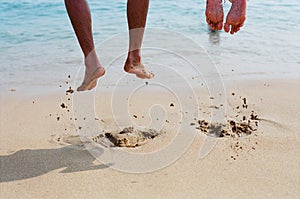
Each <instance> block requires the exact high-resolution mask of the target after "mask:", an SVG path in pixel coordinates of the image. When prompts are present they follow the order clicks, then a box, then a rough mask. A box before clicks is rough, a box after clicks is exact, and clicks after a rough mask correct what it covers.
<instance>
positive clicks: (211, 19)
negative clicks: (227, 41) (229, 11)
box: [205, 0, 224, 30]
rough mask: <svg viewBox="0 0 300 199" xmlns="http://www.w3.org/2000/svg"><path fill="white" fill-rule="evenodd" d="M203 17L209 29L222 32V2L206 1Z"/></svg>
mask: <svg viewBox="0 0 300 199" xmlns="http://www.w3.org/2000/svg"><path fill="white" fill-rule="evenodd" d="M205 15H206V22H207V24H208V25H209V27H210V28H211V29H213V30H222V28H223V18H224V12H223V6H222V0H207V1H206V11H205Z"/></svg>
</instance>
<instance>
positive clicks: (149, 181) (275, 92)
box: [0, 79, 300, 198]
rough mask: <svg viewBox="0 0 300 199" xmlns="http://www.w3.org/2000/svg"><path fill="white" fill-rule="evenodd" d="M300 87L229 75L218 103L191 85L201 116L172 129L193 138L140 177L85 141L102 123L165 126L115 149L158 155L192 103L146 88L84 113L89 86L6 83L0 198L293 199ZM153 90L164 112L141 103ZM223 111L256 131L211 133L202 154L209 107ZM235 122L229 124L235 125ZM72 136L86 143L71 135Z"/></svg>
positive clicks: (299, 148) (297, 186)
mask: <svg viewBox="0 0 300 199" xmlns="http://www.w3.org/2000/svg"><path fill="white" fill-rule="evenodd" d="M299 88H300V82H299V80H280V79H269V80H247V82H246V81H244V82H243V81H242V80H232V81H230V82H225V93H226V97H225V99H226V100H225V101H224V102H222V103H219V102H218V103H215V102H214V99H215V98H216V96H210V95H209V93H207V91H206V90H205V89H204V88H196V89H195V91H196V95H197V99H198V102H199V106H198V107H196V109H197V108H198V110H199V114H198V115H192V116H191V118H192V120H191V121H188V124H187V126H189V128H186V129H183V130H182V132H179V133H183V134H185V133H186V134H188V133H189V132H190V131H194V132H195V135H196V136H195V139H194V141H193V143H192V144H191V146H190V147H189V148H188V149H187V151H186V152H185V153H184V154H183V155H182V156H181V157H180V158H179V159H178V160H177V161H176V162H174V163H173V164H171V165H169V166H167V167H165V168H162V169H160V170H157V171H154V172H150V173H145V174H131V173H127V172H122V171H118V170H115V169H113V168H112V167H113V164H114V162H109V163H108V162H106V163H104V162H99V161H98V160H97V159H96V158H95V157H94V156H92V155H91V153H90V152H89V151H88V150H87V149H86V148H85V147H84V146H83V145H84V144H85V143H90V142H91V141H93V139H92V138H95V137H96V136H99V134H101V133H103V132H102V131H103V129H105V131H106V132H118V129H120V131H119V132H121V130H122V129H124V128H125V127H129V126H134V127H135V126H143V125H147V124H151V125H150V127H151V128H152V127H153V128H154V129H156V130H161V129H158V128H160V127H162V130H163V132H164V133H162V134H161V135H159V136H156V137H153V138H150V139H149V137H147V136H146V138H147V142H145V143H144V142H143V143H142V144H140V145H137V146H134V147H132V146H133V145H131V144H130V145H129V146H130V147H129V148H127V147H126V146H127V145H126V144H125V145H121V146H122V147H120V146H114V147H119V148H120V149H121V150H124V151H127V152H130V153H149V152H155V151H157V150H158V149H161V148H163V147H164V146H166V145H168V144H170V143H172V141H173V139H174V137H176V136H177V134H176V133H177V132H176V131H174V129H176V128H178V126H180V125H181V124H180V121H182V119H181V116H180V115H181V114H183V115H189V114H192V113H194V109H195V107H194V106H188V104H180V103H178V102H177V101H176V100H175V99H174V96H172V95H169V94H163V93H160V91H157V92H156V91H155V90H153V91H152V92H151V93H143V92H141V93H140V94H138V95H137V96H134V97H133V98H132V101H131V102H130V103H129V104H128V102H127V101H126V100H125V101H126V102H123V101H124V99H125V98H126V97H124V98H117V99H116V102H115V103H116V104H118V105H116V106H115V108H116V109H117V110H114V111H115V113H114V114H112V108H111V105H110V101H109V100H108V99H109V97H110V95H111V93H110V89H107V92H101V93H98V92H97V93H96V95H95V99H96V103H95V106H92V108H95V113H96V114H94V112H92V113H90V114H87V113H88V112H89V111H88V110H89V109H90V108H91V106H89V105H85V104H89V103H91V100H90V99H91V98H90V97H91V96H93V95H92V94H89V93H86V94H83V95H81V96H80V97H79V98H77V99H76V100H77V101H75V100H74V93H72V92H70V91H71V90H70V89H69V88H67V89H66V90H68V89H69V90H68V92H67V93H66V92H65V90H63V89H61V90H60V91H61V92H60V93H58V94H53V95H52V94H51V95H48V96H45V95H23V94H22V92H23V91H20V90H7V92H5V93H1V95H0V97H1V98H0V99H1V112H0V113H1V118H0V121H1V125H0V129H1V131H0V137H1V140H0V167H1V169H0V192H1V198H120V197H122V198H186V197H188V198H270V197H272V198H299V196H300V191H299V190H300V133H299V129H300V123H299V119H300V94H299ZM12 89H13V88H12ZM182 92H184V91H182ZM66 94H68V95H66ZM75 94H76V93H75ZM155 95H156V98H159V102H160V103H161V105H164V109H163V110H164V111H165V115H164V114H161V112H160V111H159V110H157V111H155V110H154V112H150V114H149V113H148V108H144V109H143V107H149V106H150V105H151V104H152V98H151V96H152V97H153V96H155ZM244 99H246V100H244ZM84 102H85V104H83V103H84ZM124 103H125V104H128V106H129V111H128V112H127V113H126V114H122V112H121V111H120V112H118V111H119V109H118V108H120V107H122V106H123V104H124ZM181 103H188V102H181ZM184 105H186V106H184ZM245 105H247V107H246V106H245ZM119 106H120V107H119ZM180 107H190V109H187V110H181V109H180ZM237 107H238V108H237ZM221 109H224V110H226V118H225V119H224V123H223V125H226V124H227V123H228V121H232V120H234V121H237V122H243V121H245V122H247V121H248V120H251V122H252V123H251V128H252V127H253V129H252V130H251V128H247V133H245V134H243V133H242V134H241V133H235V132H240V131H232V132H231V133H229V134H228V135H227V134H226V133H225V134H224V136H222V137H220V138H214V139H216V140H217V142H216V145H215V147H214V148H213V149H212V150H211V152H210V153H209V154H208V155H207V156H205V157H204V158H202V159H201V158H200V157H199V151H200V148H201V147H202V146H203V144H205V143H204V142H205V141H206V138H207V136H211V135H208V133H207V132H205V129H206V130H207V129H209V128H208V126H209V125H210V124H213V121H210V118H211V114H214V111H217V110H221ZM81 110H85V111H81ZM116 111H117V112H116ZM251 114H253V115H252V116H251ZM189 116H190V115H189ZM116 121H117V122H116ZM199 121H200V123H199ZM201 121H208V123H209V124H206V125H204V123H203V122H202V123H201ZM256 122H257V123H256ZM95 123H97V124H99V126H100V127H101V128H103V129H100V128H98V126H97V125H94V124H95ZM161 124H163V125H161ZM238 124H239V125H235V127H236V129H237V128H238V127H241V125H240V124H241V123H238ZM221 125H222V124H221ZM150 127H149V128H148V129H150ZM201 129H202V130H201ZM231 129H232V128H231ZM208 131H209V130H208ZM249 132H250V133H249ZM126 133H127V134H128V132H126ZM126 133H123V134H126ZM78 134H80V135H82V136H83V137H85V138H86V140H80V139H78V137H77V136H78ZM127 134H126V135H127ZM129 134H130V132H129ZM233 134H234V136H232V135H233ZM104 135H105V133H104ZM137 135H138V136H140V135H141V134H137ZM144 135H145V134H144ZM150 137H151V136H150ZM135 138H140V137H135ZM137 140H139V139H137ZM143 141H144V140H143ZM134 164H136V165H138V164H140V163H139V162H134Z"/></svg>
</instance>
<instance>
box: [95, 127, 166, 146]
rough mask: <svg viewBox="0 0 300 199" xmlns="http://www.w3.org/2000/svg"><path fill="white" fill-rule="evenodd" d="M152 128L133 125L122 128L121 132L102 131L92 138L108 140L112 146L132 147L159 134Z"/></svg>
mask: <svg viewBox="0 0 300 199" xmlns="http://www.w3.org/2000/svg"><path fill="white" fill-rule="evenodd" d="M161 134H162V132H158V131H156V130H154V129H148V130H143V131H142V130H137V129H134V128H133V127H128V128H124V129H123V130H122V131H121V132H103V133H102V134H100V135H98V136H96V137H94V138H92V140H93V141H94V142H96V143H100V144H102V143H107V140H109V141H110V143H111V146H114V147H129V148H134V147H137V146H141V145H144V144H146V143H147V142H148V141H149V140H152V139H154V138H155V137H157V136H159V135H161Z"/></svg>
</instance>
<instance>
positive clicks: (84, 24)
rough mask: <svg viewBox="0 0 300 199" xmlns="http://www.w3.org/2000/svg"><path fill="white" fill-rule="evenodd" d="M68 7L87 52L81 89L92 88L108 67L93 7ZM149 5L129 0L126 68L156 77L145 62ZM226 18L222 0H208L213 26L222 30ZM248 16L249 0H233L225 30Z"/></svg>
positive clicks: (77, 0) (72, 0) (71, 1)
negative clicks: (98, 40) (94, 30)
mask: <svg viewBox="0 0 300 199" xmlns="http://www.w3.org/2000/svg"><path fill="white" fill-rule="evenodd" d="M65 6H66V9H67V12H68V15H69V18H70V20H71V23H72V26H73V29H74V31H75V34H76V37H77V39H78V42H79V44H80V47H81V49H82V52H83V54H84V63H85V76H84V79H83V82H82V84H81V85H80V86H79V87H78V88H77V91H85V90H91V89H93V88H94V87H95V86H96V85H97V80H98V78H100V77H101V76H103V75H104V74H105V69H104V67H103V66H102V65H101V62H100V60H99V58H98V55H97V53H96V51H95V45H94V39H93V34H92V20H91V13H90V9H89V6H88V3H87V1H86V0H65ZM148 8H149V0H128V1H127V22H128V28H129V48H128V54H127V59H126V61H125V64H124V70H125V71H126V72H127V73H131V74H135V75H136V76H137V77H139V78H142V79H151V78H153V77H154V74H153V73H150V72H149V71H147V70H146V69H145V67H144V65H143V64H142V62H141V46H142V40H143V36H144V28H145V25H146V20H147V14H148ZM223 17H224V14H223V7H222V0H207V3H206V21H207V23H208V25H209V26H210V27H211V29H213V30H221V29H222V28H223ZM245 19H246V0H233V1H232V6H231V9H230V11H229V13H228V15H227V18H226V23H225V26H224V30H225V31H226V32H229V31H230V33H231V34H234V33H236V32H237V31H239V30H240V28H241V27H242V26H243V23H244V21H245ZM230 29H231V30H230Z"/></svg>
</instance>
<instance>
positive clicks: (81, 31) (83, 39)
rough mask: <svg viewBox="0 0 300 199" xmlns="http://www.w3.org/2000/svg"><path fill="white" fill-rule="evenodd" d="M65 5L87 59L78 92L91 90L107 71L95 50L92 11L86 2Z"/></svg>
mask: <svg viewBox="0 0 300 199" xmlns="http://www.w3.org/2000/svg"><path fill="white" fill-rule="evenodd" d="M65 5H66V9H67V11H68V15H69V17H70V20H71V23H72V26H73V28H74V31H75V33H76V36H77V39H78V42H79V44H80V47H81V49H82V51H83V54H84V57H85V60H84V62H85V66H86V68H85V76H84V80H83V82H82V84H81V86H80V87H78V88H77V91H84V90H91V89H93V88H94V87H95V86H96V85H97V79H98V78H99V77H101V76H103V75H104V73H105V70H104V68H103V67H102V66H101V64H100V62H99V59H98V57H97V54H96V51H95V49H94V48H95V47H94V41H93V35H92V20H91V13H90V9H89V6H88V3H87V1H86V0H76V1H74V0H65Z"/></svg>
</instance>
